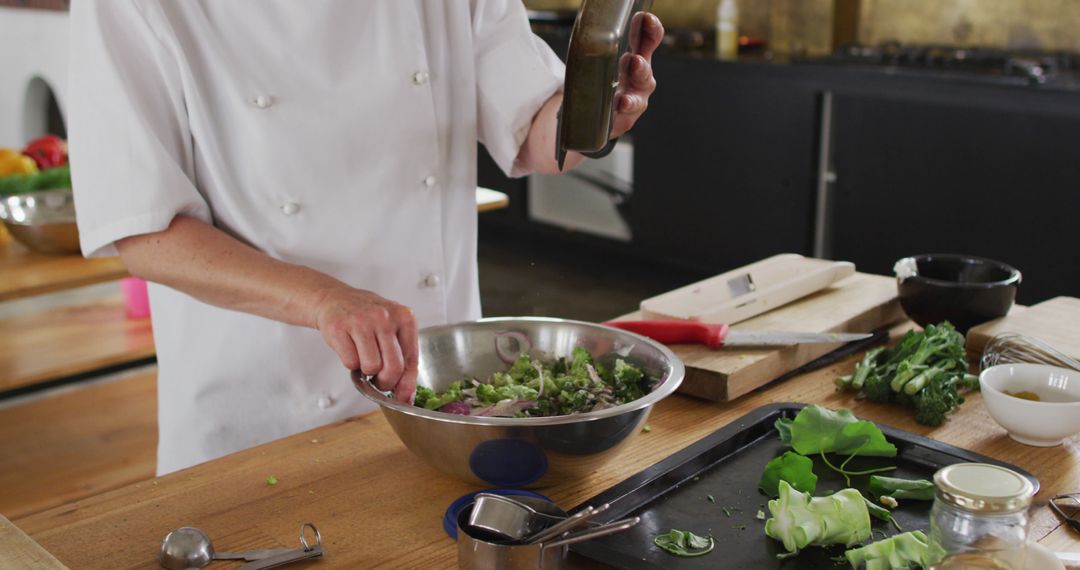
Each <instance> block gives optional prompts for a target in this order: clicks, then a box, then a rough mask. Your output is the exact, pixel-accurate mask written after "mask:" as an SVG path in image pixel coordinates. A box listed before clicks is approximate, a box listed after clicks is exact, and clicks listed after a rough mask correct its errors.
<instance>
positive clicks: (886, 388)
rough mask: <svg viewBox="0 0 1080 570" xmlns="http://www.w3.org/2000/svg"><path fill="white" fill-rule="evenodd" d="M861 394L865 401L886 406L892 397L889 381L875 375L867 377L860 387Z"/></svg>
mask: <svg viewBox="0 0 1080 570" xmlns="http://www.w3.org/2000/svg"><path fill="white" fill-rule="evenodd" d="M862 393H863V394H864V395H865V396H866V399H867V400H870V401H871V402H874V403H877V404H888V403H889V400H890V399H891V398H892V395H893V391H892V386H890V385H889V381H888V380H886V379H885V378H884V377H882V376H879V375H877V374H871V375H869V376H867V378H866V382H865V383H864V384H863V387H862Z"/></svg>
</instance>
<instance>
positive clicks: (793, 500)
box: [765, 480, 870, 558]
mask: <svg viewBox="0 0 1080 570" xmlns="http://www.w3.org/2000/svg"><path fill="white" fill-rule="evenodd" d="M779 492H780V496H779V498H776V499H773V500H771V501H769V504H768V509H769V513H770V514H771V515H772V518H770V519H769V520H767V521H765V534H766V535H767V536H768V537H769V538H773V539H775V540H779V541H780V542H783V543H784V548H785V549H786V550H787V553H786V554H780V555H778V556H777V557H778V558H786V557H788V556H794V555H795V554H798V552H799V550H801V549H803V548H806V547H807V546H811V545H816V546H828V545H832V544H843V545H845V546H852V545H853V544H857V543H859V542H862V541H864V540H866V539H868V538H870V513H869V511H867V509H866V500H865V499H863V496H862V494H860V493H859V491H857V490H855V489H843V490H841V491H837V492H836V493H833V494H832V495H829V496H827V497H811V496H810V495H809V494H808V493H800V492H799V491H797V490H795V489H794V488H792V486H791V485H789V484H788V483H787V481H783V480H781V481H780V485H779Z"/></svg>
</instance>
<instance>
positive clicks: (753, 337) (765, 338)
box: [603, 320, 873, 348]
mask: <svg viewBox="0 0 1080 570" xmlns="http://www.w3.org/2000/svg"><path fill="white" fill-rule="evenodd" d="M603 324H605V325H607V326H609V327H615V328H618V329H622V330H626V331H630V332H632V333H637V334H639V335H641V336H646V337H649V338H651V339H653V340H655V341H658V342H661V343H664V344H703V345H705V346H707V347H709V348H719V347H721V346H732V347H734V346H792V345H796V344H844V343H847V342H852V341H856V340H862V339H865V338H869V337H871V336H873V335H870V334H864V333H831V332H827V333H805V332H779V331H769V332H758V331H746V332H743V331H737V330H734V329H732V328H731V327H729V326H728V325H725V324H718V323H699V322H697V321H680V320H666V321H608V322H606V323H603Z"/></svg>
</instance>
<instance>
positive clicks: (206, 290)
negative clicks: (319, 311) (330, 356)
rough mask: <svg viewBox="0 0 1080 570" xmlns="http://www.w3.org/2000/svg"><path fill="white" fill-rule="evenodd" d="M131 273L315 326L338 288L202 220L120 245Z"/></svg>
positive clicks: (219, 302)
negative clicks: (323, 306)
mask: <svg viewBox="0 0 1080 570" xmlns="http://www.w3.org/2000/svg"><path fill="white" fill-rule="evenodd" d="M116 245H117V249H118V250H119V252H120V257H121V258H122V259H123V261H124V264H125V265H126V266H127V268H128V271H130V272H131V273H132V274H133V275H135V276H137V277H141V278H143V279H146V280H147V281H153V282H155V283H161V284H162V285H166V286H168V287H171V288H173V289H176V290H178V291H181V292H184V293H187V294H188V295H191V296H193V297H195V298H197V299H199V300H201V301H204V302H206V303H210V304H211V305H216V306H218V307H223V308H226V309H233V310H237V311H243V312H247V313H252V314H255V315H259V316H262V317H266V318H268V319H273V320H276V321H281V322H285V323H289V324H294V325H300V326H306V327H315V326H316V323H315V314H316V311H315V307H316V306H317V305H318V302H319V300H320V299H321V298H322V297H323V296H324V295H325V294H326V292H327V291H330V290H332V289H334V288H336V287H347V286H346V285H345V284H344V283H342V282H341V281H338V280H336V279H334V278H332V277H330V276H329V275H326V274H323V273H320V272H318V271H315V270H313V269H311V268H308V267H304V266H300V265H293V264H290V263H285V262H283V261H280V260H277V259H274V258H272V257H270V256H269V255H266V254H265V253H263V252H261V251H259V250H257V249H254V248H252V247H250V246H248V245H247V244H244V243H243V242H241V241H239V240H237V239H236V238H234V237H232V236H230V235H228V234H226V233H225V232H223V231H221V230H219V229H217V228H215V227H213V226H211V225H209V224H206V223H204V222H202V221H199V220H196V219H194V218H190V217H186V216H177V217H176V218H175V219H174V220H173V222H172V224H171V225H170V226H169V228H168V229H166V230H164V231H161V232H157V233H152V234H144V235H139V236H133V237H129V238H125V239H123V240H120V241H118V242H117V244H116Z"/></svg>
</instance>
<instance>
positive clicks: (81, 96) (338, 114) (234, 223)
mask: <svg viewBox="0 0 1080 570" xmlns="http://www.w3.org/2000/svg"><path fill="white" fill-rule="evenodd" d="M71 10H72V12H71V46H72V52H71V60H70V64H71V84H70V85H71V92H70V96H69V97H68V98H67V100H68V101H70V108H69V110H68V117H69V132H70V138H71V140H70V146H71V157H72V174H73V176H74V188H75V200H76V210H77V212H78V221H79V232H80V237H81V240H82V247H83V252H84V253H85V254H86V255H88V256H100V255H115V254H117V253H119V254H120V255H121V257H122V258H123V260H124V263H125V264H126V265H127V267H128V269H129V270H130V271H131V272H132V273H133V274H135V275H137V276H141V277H144V278H145V279H147V280H148V281H150V282H151V284H150V304H151V311H152V314H153V327H154V338H155V341H156V344H157V354H158V366H159V372H158V408H159V413H158V419H159V433H160V437H159V446H158V473H159V474H164V473H168V472H171V471H175V470H178V469H182V468H184V467H187V466H190V465H194V464H196V463H200V462H203V461H206V460H209V459H213V458H215V457H219V456H221V455H224V454H227V453H231V452H234V451H237V450H240V449H244V448H247V447H251V446H254V445H257V444H259V443H263V442H267V441H270V440H273V439H277V438H280V437H283V436H286V435H290V434H294V433H297V432H300V431H303V430H307V429H310V428H313V427H315V426H318V425H322V424H326V423H328V422H332V421H335V420H340V419H343V418H346V417H349V416H353V415H356V414H359V413H361V412H364V411H366V410H367V409H368V408H369V407H370V404H369V403H367V402H366V401H365V400H364V399H363V398H361V397H358V395H357V394H356V393H355V391H354V390H355V389H354V388H353V386H352V384H351V382H350V381H349V377H348V374H347V373H346V371H345V370H344V369H343V368H342V366H343V365H344V367H345V368H348V369H359V370H362V371H364V372H365V373H369V374H375V375H377V380H376V382H377V384H378V385H379V386H380V387H381V388H383V389H388V390H393V391H394V393H395V395H396V397H397V398H399V399H401V400H402V401H408V400H409V399H410V398H411V397H412V394H413V392H414V389H415V384H416V374H417V366H416V365H417V329H418V327H424V326H428V325H434V324H440V323H446V322H457V321H466V320H472V319H476V318H479V317H480V299H479V293H478V286H477V266H476V205H475V197H474V196H475V195H474V191H475V188H476V143H477V141H478V140H479V141H480V142H481V143H483V144H484V145H485V147H486V148H487V150H488V151H489V152H490V154H491V156H492V157H494V159H495V161H496V162H497V163H498V164H499V166H500V167H501V168H502V169H503V171H504V172H506V173H507V174H509V175H512V176H520V175H523V174H527V173H529V172H545V173H553V172H556V171H557V166H556V165H555V164H554V157H553V156H554V152H553V149H554V133H555V125H556V113H557V110H558V107H559V103H560V101H561V94H560V88H561V82H562V75H563V67H562V63H560V62H559V60H558V59H557V58H556V57H555V56H554V54H553V53H552V52H551V51H550V49H549V48H548V47H547V46H546V45H545V44H544V43H543V42H542V41H540V40H539V39H538V38H536V37H535V36H533V35H532V33H531V31H530V29H529V24H528V21H527V18H526V14H525V10H524V7H523V6H522V4H521V2H520V1H519V0H363V1H358V0H304V1H300V0H218V1H211V0H186V1H167V2H159V1H153V0H82V1H80V2H73V3H72V7H71ZM662 35H663V29H662V27H661V25H660V21H659V20H658V19H656V18H655V17H653V16H648V17H646V18H645V22H644V28H643V41H642V46H641V48H640V50H639V52H638V54H637V55H636V56H634V57H633V58H632V59H631V60H630V61H629V66H628V68H627V69H626V71H625V77H624V78H623V82H622V87H621V91H620V93H619V94H617V96H616V97H617V101H616V106H617V109H618V116H617V122H616V126H615V132H614V135H618V134H621V133H622V132H625V131H627V130H629V128H630V127H631V126H632V125H633V124H634V122H635V121H636V119H637V118H638V116H640V114H641V113H642V112H643V111H644V110H645V107H646V105H647V101H648V97H649V95H650V94H651V93H652V91H653V89H654V88H655V81H654V79H653V75H652V70H651V63H650V62H651V54H652V51H653V49H654V48H655V47H656V45H657V44H658V43H659V41H660V38H661V36H662ZM580 160H581V157H580V156H577V155H573V154H572V155H571V156H570V157H569V158H568V162H569V164H570V165H571V166H572V165H573V164H576V163H577V162H580Z"/></svg>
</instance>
